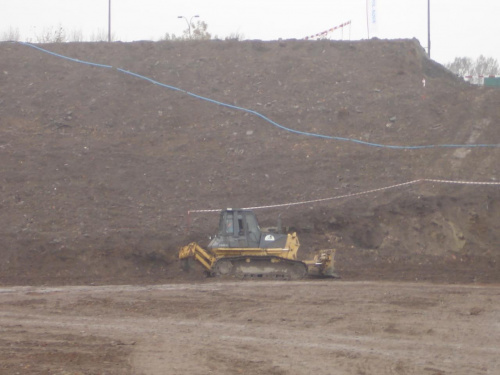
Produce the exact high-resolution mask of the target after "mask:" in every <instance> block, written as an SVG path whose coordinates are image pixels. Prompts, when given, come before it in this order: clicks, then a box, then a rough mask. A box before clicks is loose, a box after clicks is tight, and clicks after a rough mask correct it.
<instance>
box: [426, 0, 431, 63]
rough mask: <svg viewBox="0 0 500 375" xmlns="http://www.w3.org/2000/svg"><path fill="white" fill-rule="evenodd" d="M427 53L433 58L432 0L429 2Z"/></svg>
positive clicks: (428, 0)
mask: <svg viewBox="0 0 500 375" xmlns="http://www.w3.org/2000/svg"><path fill="white" fill-rule="evenodd" d="M427 53H428V54H429V59H430V58H431V0H427Z"/></svg>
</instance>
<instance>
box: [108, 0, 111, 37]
mask: <svg viewBox="0 0 500 375" xmlns="http://www.w3.org/2000/svg"><path fill="white" fill-rule="evenodd" d="M108 43H111V0H109V2H108Z"/></svg>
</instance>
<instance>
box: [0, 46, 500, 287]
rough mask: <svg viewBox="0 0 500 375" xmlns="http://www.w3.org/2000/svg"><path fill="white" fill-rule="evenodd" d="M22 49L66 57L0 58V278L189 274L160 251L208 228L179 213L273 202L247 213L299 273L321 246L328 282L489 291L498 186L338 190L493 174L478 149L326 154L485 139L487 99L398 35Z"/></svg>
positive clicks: (2, 52)
mask: <svg viewBox="0 0 500 375" xmlns="http://www.w3.org/2000/svg"><path fill="white" fill-rule="evenodd" d="M38 47H41V48H43V49H45V50H48V51H51V52H53V53H56V54H60V55H64V56H69V57H71V58H72V59H76V60H67V59H64V58H62V57H60V56H56V55H53V54H48V53H45V52H43V51H41V50H39V49H36V48H33V47H31V46H28V45H22V44H17V43H1V44H0V56H1V57H0V62H1V71H0V87H1V91H0V119H1V124H0V157H1V160H2V163H1V164H0V168H1V189H0V210H1V211H0V212H1V215H0V227H1V232H2V235H1V237H0V254H1V260H0V283H2V284H89V283H97V284H100V283H136V282H139V283H154V282H166V281H169V282H172V281H176V280H186V279H189V278H201V277H203V276H200V274H201V273H193V274H187V275H185V274H183V273H182V272H181V271H180V270H179V264H178V262H177V259H176V256H177V249H178V247H179V246H181V245H183V244H187V243H188V242H189V241H193V240H195V241H198V242H200V244H202V245H205V244H206V239H207V237H208V236H209V235H211V234H213V233H214V231H215V229H216V226H217V221H218V217H217V214H213V213H203V214H200V213H191V214H190V220H189V221H190V226H189V228H188V227H187V222H188V220H187V219H188V218H187V213H188V211H189V210H196V209H220V208H224V207H256V206H259V207H260V206H267V205H276V204H284V205H283V206H280V207H276V208H272V209H257V210H256V211H255V212H256V213H257V215H258V217H259V220H260V224H261V226H263V227H265V226H271V225H274V224H275V221H276V219H277V217H278V216H279V215H281V217H282V221H283V223H284V224H285V225H287V226H288V227H289V228H290V229H291V230H295V231H297V233H298V234H299V237H300V239H301V244H302V247H301V250H300V252H301V254H300V256H301V257H302V258H309V257H311V256H312V254H313V252H314V251H315V250H317V249H320V248H330V247H334V248H336V249H337V269H338V272H339V273H340V274H341V275H342V276H343V277H344V278H347V279H392V280H431V281H444V282H499V281H500V272H499V271H500V267H499V261H500V251H499V246H498V244H499V243H500V231H499V228H500V203H499V198H500V189H499V187H500V186H498V185H468V184H449V183H439V182H429V181H427V182H420V183H414V184H409V185H405V186H401V187H399V188H392V189H384V190H380V191H377V192H370V193H367V194H360V195H356V194H357V193H362V192H367V191H371V190H373V189H378V188H383V187H388V186H392V185H396V184H400V183H404V182H408V181H414V180H418V179H440V180H454V181H485V182H495V181H497V179H498V178H499V176H500V173H499V169H500V167H499V164H498V157H499V156H500V149H499V148H495V147H463V148H457V147H429V148H423V149H408V148H407V149H400V148H388V147H376V146H370V145H366V144H361V143H359V142H351V141H349V140H345V139H356V140H359V141H363V142H367V143H374V144H383V145H390V146H400V145H408V146H420V145H444V144H448V145H463V144H497V143H500V127H499V126H498V124H499V121H500V106H499V105H498V103H499V102H500V91H498V90H495V89H487V88H481V87H474V86H470V85H468V84H466V83H464V82H462V81H461V80H460V79H458V78H456V77H454V76H453V75H452V74H451V73H450V72H449V71H447V70H446V69H445V68H443V67H442V66H440V65H438V64H436V63H435V62H433V61H431V60H429V59H428V58H427V57H426V55H425V53H424V51H423V49H422V48H421V46H420V45H419V44H418V42H417V41H416V40H396V41H382V40H376V39H375V40H370V41H359V42H332V41H296V40H287V41H275V42H262V41H245V42H236V41H203V42H201V41H200V42H199V41H190V42H134V43H111V44H108V43H65V44H48V45H38ZM77 60H79V61H91V62H94V63H99V64H106V65H108V66H110V67H108V68H106V67H102V66H91V65H87V64H82V63H80V62H79V61H77ZM127 72H133V73H134V74H139V75H141V76H144V77H148V78H150V79H152V80H154V81H155V82H160V83H162V84H165V85H169V86H168V87H166V86H161V85H158V84H154V82H152V81H148V80H145V79H142V78H141V77H138V76H135V75H131V74H128V73H127ZM423 79H425V87H424V85H423V82H422V81H423ZM173 88H179V89H180V90H176V89H173ZM184 90H185V91H184ZM186 91H187V92H188V93H186ZM189 93H192V94H196V95H199V96H201V97H204V98H209V99H211V100H213V101H207V100H203V99H201V98H199V97H196V96H195V95H191V94H189ZM242 108H244V109H246V110H242ZM266 118H267V119H270V120H272V122H274V123H271V122H269V121H267V120H266ZM275 125H281V126H283V127H286V128H289V129H293V130H295V131H298V132H302V133H296V132H290V131H288V130H286V129H283V128H281V127H279V126H275ZM304 133H314V134H321V135H326V136H331V137H338V138H337V139H325V138H322V137H316V136H310V135H307V134H304ZM346 195H351V196H349V197H345V198H340V199H331V200H326V201H320V202H312V203H304V204H298V205H294V206H289V205H286V203H297V202H309V201H314V200H317V199H322V198H330V197H332V198H333V197H339V196H346ZM188 229H189V230H188Z"/></svg>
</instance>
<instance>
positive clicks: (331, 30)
mask: <svg viewBox="0 0 500 375" xmlns="http://www.w3.org/2000/svg"><path fill="white" fill-rule="evenodd" d="M350 24H351V21H347V22H345V23H343V24H341V25H338V26H335V27H332V28H331V29H328V30H325V31H322V32H320V33H317V34H314V35H311V36H306V37H305V38H304V39H305V40H308V39H312V38H319V37H321V36H325V35H327V34H328V33H331V32H333V31H335V30H337V29H341V28H343V27H345V26H348V25H350Z"/></svg>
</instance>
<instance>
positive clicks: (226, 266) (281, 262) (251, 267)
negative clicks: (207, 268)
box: [212, 256, 307, 280]
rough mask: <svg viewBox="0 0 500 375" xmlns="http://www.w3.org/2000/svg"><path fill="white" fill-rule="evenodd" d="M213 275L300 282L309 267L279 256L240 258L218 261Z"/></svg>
mask: <svg viewBox="0 0 500 375" xmlns="http://www.w3.org/2000/svg"><path fill="white" fill-rule="evenodd" d="M212 275H213V276H217V277H236V278H239V279H273V280H299V279H302V278H304V277H305V276H306V275H307V266H306V264H305V263H303V262H301V261H298V260H289V259H283V258H280V257H277V256H239V257H229V258H221V259H219V260H217V262H216V263H215V264H214V266H213V270H212Z"/></svg>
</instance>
